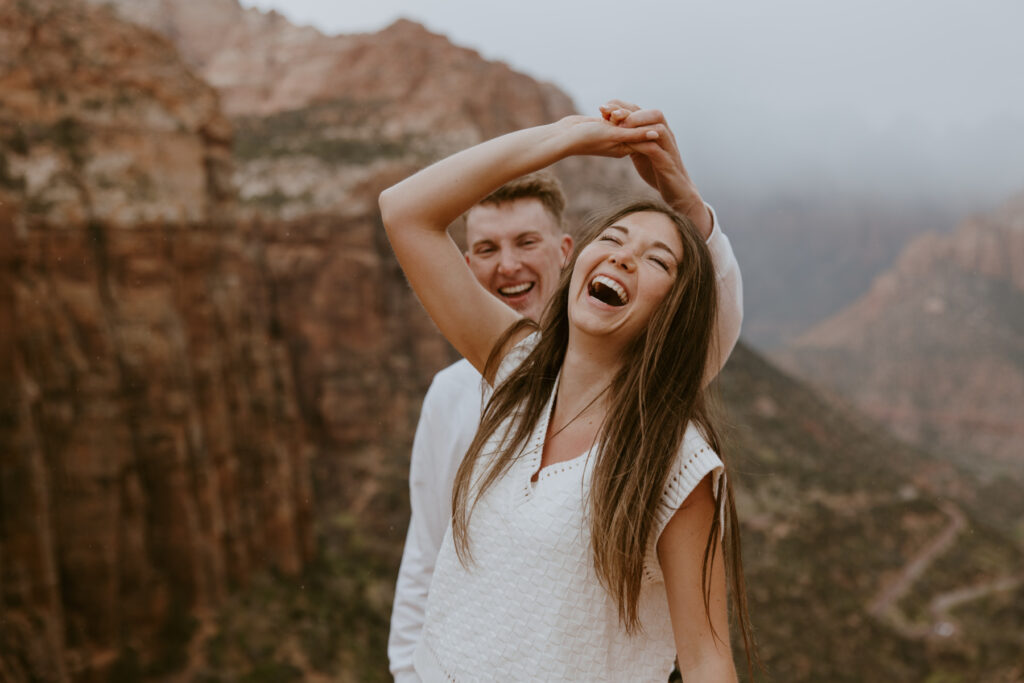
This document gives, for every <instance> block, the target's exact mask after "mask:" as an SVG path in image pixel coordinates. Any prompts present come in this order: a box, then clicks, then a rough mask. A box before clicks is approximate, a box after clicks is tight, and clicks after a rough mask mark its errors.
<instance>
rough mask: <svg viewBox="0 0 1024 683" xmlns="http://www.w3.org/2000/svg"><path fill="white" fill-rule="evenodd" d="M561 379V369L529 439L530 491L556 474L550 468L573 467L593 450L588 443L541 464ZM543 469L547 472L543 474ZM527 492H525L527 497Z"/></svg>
mask: <svg viewBox="0 0 1024 683" xmlns="http://www.w3.org/2000/svg"><path fill="white" fill-rule="evenodd" d="M561 380H562V371H561V370H559V371H558V375H557V376H556V377H555V383H554V385H553V386H552V387H551V395H550V396H548V402H547V406H545V408H544V412H543V413H541V419H539V420H537V426H536V427H535V428H534V433H533V437H532V439H531V444H530V448H529V449H528V453H527V458H526V459H525V460H526V463H527V465H528V467H527V468H526V472H527V477H526V479H527V481H526V485H527V489H528V491H532V489H533V487H534V486H536V485H537V484H538V483H539V482H540V481H541V479H546V478H550V477H552V476H554V475H555V474H558V473H559V472H558V471H554V470H552V468H554V467H559V466H561V467H562V470H561V471H564V470H568V469H573V468H575V467H576V466H577V465H579V464H580V462H581V461H583V460H585V459H586V458H587V456H589V455H590V453H591V451H593V450H594V446H595V445H597V444H596V441H595V443H592V444H590V447H589V448H587V449H586V450H585V451H583V452H582V453H580V454H579V455H576V456H573V457H572V458H569V459H567V460H559V461H558V462H552V463H548V464H547V465H544V466H543V467H542V466H541V463H542V462H543V460H544V446H545V445H546V444H547V434H548V425H549V424H550V422H551V413H552V411H553V410H554V407H555V396H557V395H558V385H559V383H560V382H561ZM545 471H547V472H548V474H547V475H546V476H545ZM528 496H529V493H527V497H528Z"/></svg>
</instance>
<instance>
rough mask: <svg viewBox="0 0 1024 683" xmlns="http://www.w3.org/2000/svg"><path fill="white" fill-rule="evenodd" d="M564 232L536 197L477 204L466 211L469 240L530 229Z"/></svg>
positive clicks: (551, 233)
mask: <svg viewBox="0 0 1024 683" xmlns="http://www.w3.org/2000/svg"><path fill="white" fill-rule="evenodd" d="M542 231H547V233H548V234H550V235H556V236H557V235H559V234H561V232H562V231H561V229H560V226H559V225H558V221H556V220H555V218H554V216H552V215H551V214H550V213H549V212H548V210H547V209H546V208H544V204H543V203H542V202H541V201H540V200H539V199H537V198H535V197H522V198H520V199H513V200H511V201H507V202H501V203H500V204H477V205H476V206H474V207H473V208H471V209H470V210H469V211H468V212H467V213H466V241H467V242H468V243H469V244H473V243H474V242H479V241H481V240H500V239H509V238H514V237H516V236H517V235H521V234H523V233H527V232H542Z"/></svg>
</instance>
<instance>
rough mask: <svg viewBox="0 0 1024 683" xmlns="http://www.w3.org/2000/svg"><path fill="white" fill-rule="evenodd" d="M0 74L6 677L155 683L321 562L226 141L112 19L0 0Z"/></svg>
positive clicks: (204, 99) (183, 82) (207, 93)
mask: <svg viewBox="0 0 1024 683" xmlns="http://www.w3.org/2000/svg"><path fill="white" fill-rule="evenodd" d="M0 65H2V68H0V93H2V97H0V329H2V330H3V332H2V334H0V463H2V468H0V586H2V588H0V610H2V620H0V678H2V679H3V680H5V681H7V680H10V681H23V680H26V681H27V680H44V681H51V680H55V681H59V680H71V679H74V680H96V679H100V680H105V679H106V676H107V675H109V674H110V672H112V671H114V670H118V667H121V669H120V670H122V671H124V670H125V669H124V667H128V669H127V670H129V671H131V670H136V671H139V672H144V673H145V672H148V673H151V674H156V673H159V672H160V671H161V670H163V669H166V668H173V667H174V666H177V665H178V664H179V663H180V661H181V659H182V658H183V656H184V654H183V648H184V646H185V644H186V643H187V642H188V637H189V633H190V629H191V626H190V624H191V617H190V614H191V613H192V612H193V611H194V610H196V609H202V608H206V607H211V606H213V605H216V604H217V603H218V602H219V601H220V600H221V599H222V598H223V597H224V596H225V595H226V594H227V593H228V592H229V591H230V590H231V589H232V588H233V587H236V586H238V585H240V584H242V583H244V582H245V581H246V579H247V577H248V576H249V575H250V574H251V573H252V572H253V571H255V570H261V569H263V568H267V567H274V568H276V569H277V570H279V571H281V572H283V573H285V574H295V573H297V572H298V571H300V570H301V569H302V568H303V567H304V566H305V564H306V563H307V561H308V560H309V558H310V557H311V555H312V551H313V536H312V524H311V510H312V501H311V485H310V477H309V456H310V452H309V450H310V442H309V440H308V438H307V430H306V428H305V426H304V423H303V420H302V419H301V413H300V411H299V404H298V399H297V392H296V390H295V387H294V384H293V377H292V374H291V372H290V363H289V362H288V357H287V347H286V344H285V343H284V341H283V339H282V338H281V336H280V333H279V326H278V327H275V322H274V320H275V319H274V312H273V308H272V305H271V300H270V298H269V293H268V289H267V287H266V285H265V281H264V280H263V277H262V271H261V268H260V266H259V263H258V261H257V260H256V255H257V253H256V251H255V250H254V249H253V247H252V244H251V233H250V231H249V230H247V229H246V228H245V226H244V225H241V224H239V223H238V222H237V221H234V219H233V217H232V212H233V211H234V208H233V207H234V191H233V189H232V187H231V184H230V183H231V181H230V177H231V168H232V164H231V148H230V143H231V129H230V124H229V123H228V122H227V119H225V118H224V117H223V116H222V115H221V114H220V111H219V108H218V106H217V94H216V93H215V91H213V90H212V89H211V88H210V87H209V86H207V85H206V84H204V83H203V82H202V81H201V80H199V79H198V78H197V77H196V76H195V75H194V74H193V73H192V72H191V71H190V69H188V68H187V67H186V66H185V65H184V64H183V63H182V61H181V60H180V58H179V57H178V56H177V53H176V51H175V49H174V48H173V46H171V45H170V44H169V43H168V42H167V41H166V40H164V39H163V38H161V37H159V36H157V35H156V34H154V33H152V32H150V31H146V30H143V29H140V28H139V27H137V26H133V25H130V24H126V23H123V22H121V21H119V20H117V19H116V18H115V17H114V15H113V14H112V13H111V12H110V11H109V10H105V9H102V8H100V9H97V8H88V7H84V6H81V5H78V4H74V3H71V2H64V1H61V0H43V1H36V0H33V2H23V1H17V0H2V1H0ZM132 667H135V668H134V669H132Z"/></svg>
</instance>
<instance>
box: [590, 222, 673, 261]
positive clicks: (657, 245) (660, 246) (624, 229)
mask: <svg viewBox="0 0 1024 683" xmlns="http://www.w3.org/2000/svg"><path fill="white" fill-rule="evenodd" d="M607 229H612V230H618V231H619V232H621V233H623V234H625V235H629V228H627V227H625V226H623V225H609V226H608V228H606V230H607ZM651 246H652V247H655V248H658V249H664V250H665V251H667V252H668V253H669V254H671V255H672V258H673V259H675V260H676V263H678V262H679V257H678V256H676V252H674V251H672V248H671V247H669V246H668V245H667V244H665V243H664V242H662V241H661V240H655V241H653V242H651Z"/></svg>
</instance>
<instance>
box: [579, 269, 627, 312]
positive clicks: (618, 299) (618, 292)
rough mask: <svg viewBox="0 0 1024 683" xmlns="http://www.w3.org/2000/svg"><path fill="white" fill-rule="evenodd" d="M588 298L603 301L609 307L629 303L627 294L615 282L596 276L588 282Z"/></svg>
mask: <svg viewBox="0 0 1024 683" xmlns="http://www.w3.org/2000/svg"><path fill="white" fill-rule="evenodd" d="M588 289H589V292H590V296H592V297H594V298H595V299H597V300H598V301H603V302H604V303H606V304H608V305H609V306H625V305H626V304H627V303H628V302H629V294H627V293H626V290H625V289H623V288H622V285H620V284H619V283H618V282H616V281H615V280H613V279H611V278H610V277H605V276H604V275H598V276H597V277H595V278H594V279H593V280H591V281H590V287H589V288H588Z"/></svg>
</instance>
